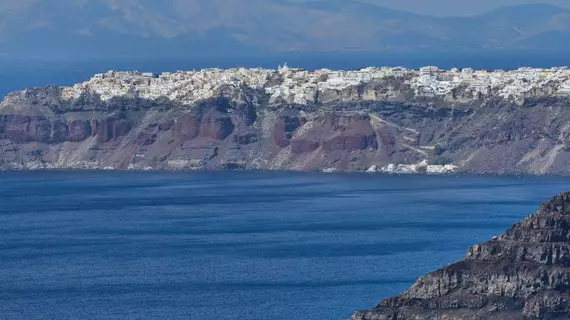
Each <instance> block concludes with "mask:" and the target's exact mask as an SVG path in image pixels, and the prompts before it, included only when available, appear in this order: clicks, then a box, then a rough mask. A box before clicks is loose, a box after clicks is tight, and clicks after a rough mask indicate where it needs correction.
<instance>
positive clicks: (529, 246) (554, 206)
mask: <svg viewBox="0 0 570 320" xmlns="http://www.w3.org/2000/svg"><path fill="white" fill-rule="evenodd" d="M569 317H570V193H562V194H559V195H557V196H556V197H554V198H553V199H552V200H550V201H548V202H545V203H544V204H543V205H542V206H541V207H540V209H539V210H538V212H537V213H535V214H533V215H531V216H529V217H527V218H526V219H524V220H523V221H521V222H518V223H516V224H515V225H514V226H513V227H512V228H511V229H509V230H507V231H506V232H505V233H504V234H503V235H501V236H499V237H497V238H496V239H494V240H492V241H489V242H486V243H483V244H478V245H475V246H473V247H471V248H469V250H468V252H467V256H466V257H465V258H464V259H463V260H461V261H459V262H457V263H454V264H452V265H449V266H447V267H445V268H443V269H440V270H438V271H435V272H432V273H429V274H427V275H425V276H422V277H421V278H420V279H419V280H418V281H417V282H416V283H415V284H414V285H413V286H412V287H411V288H410V289H409V290H408V291H406V292H404V293H402V294H400V295H399V296H397V297H393V298H388V299H386V300H383V301H382V302H380V304H378V306H377V307H376V308H374V309H372V310H369V311H361V312H358V313H356V314H355V315H354V316H353V317H352V320H388V319H390V320H399V319H402V320H408V319H418V320H419V319H422V320H423V319H425V320H428V319H430V320H431V319H434V320H435V319H449V320H454V319H457V320H459V319H472V320H476V319H477V320H478V319H481V320H482V319H521V320H522V319H568V318H569Z"/></svg>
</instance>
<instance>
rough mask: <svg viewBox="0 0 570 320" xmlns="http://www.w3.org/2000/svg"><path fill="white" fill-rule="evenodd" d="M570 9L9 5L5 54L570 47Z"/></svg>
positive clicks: (108, 2)
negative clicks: (461, 11) (475, 11)
mask: <svg viewBox="0 0 570 320" xmlns="http://www.w3.org/2000/svg"><path fill="white" fill-rule="evenodd" d="M568 40H570V10H568V9H563V8H559V7H555V6H550V5H544V4H536V5H521V6H515V7H506V8H502V9H499V10H495V11H492V12H488V13H486V14H482V15H477V16H468V17H449V18H441V17H431V16H425V15H418V14H413V13H409V12H404V11H398V10H392V9H388V8H384V7H379V6H375V5H372V4H366V3H361V2H357V1H350V0H327V1H310V2H299V1H291V0H208V1H204V0H161V1H155V0H3V1H2V4H0V55H3V56H8V57H12V56H17V57H41V56H49V57H70V58H71V57H74V58H77V57H118V56H121V57H146V58H148V57H183V56H193V55H195V56H200V55H202V56H203V55H220V56H225V55H238V54H252V53H275V52H280V53H282V52H290V51H300V52H320V51H326V52H331V51H334V52H339V51H340V52H347V51H366V52H415V51H419V50H423V51H430V52H450V51H477V50H553V51H554V50H567V49H568V50H570V41H568Z"/></svg>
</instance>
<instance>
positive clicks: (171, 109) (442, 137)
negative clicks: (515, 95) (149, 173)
mask: <svg viewBox="0 0 570 320" xmlns="http://www.w3.org/2000/svg"><path fill="white" fill-rule="evenodd" d="M468 94H469V93H468V92H461V89H458V90H455V93H454V95H453V96H450V97H445V99H443V98H425V97H424V98H421V99H419V98H418V97H416V96H415V95H414V94H413V90H412V89H411V88H410V87H409V85H408V84H406V83H405V81H404V80H401V79H400V80H398V79H395V78H388V79H384V80H378V81H372V82H371V83H367V84H363V85H359V86H354V87H349V88H346V89H342V90H329V91H325V92H321V93H320V94H319V98H318V99H315V101H314V102H309V103H308V104H304V105H299V104H295V103H287V102H285V101H282V100H275V101H273V100H271V98H270V96H268V95H267V94H266V93H265V91H264V90H262V89H253V88H248V87H245V86H239V87H230V86H227V87H221V88H219V89H218V90H217V91H216V92H215V93H214V96H213V97H212V98H209V99H205V100H200V101H196V102H195V103H193V104H191V105H182V104H180V103H179V102H177V101H171V100H168V99H167V98H160V99H156V100H145V99H141V98H137V97H115V98H113V99H111V100H108V101H102V100H101V99H100V97H99V96H98V95H96V94H84V95H82V96H80V97H79V98H77V99H72V100H69V101H68V100H64V99H62V97H61V88H58V87H47V88H36V89H28V90H24V91H21V92H15V93H13V94H9V95H8V96H6V97H5V99H4V101H2V103H1V104H0V170H2V169H8V170H20V169H24V170H25V169H46V168H47V169H52V168H67V169H102V168H107V169H108V168H114V169H127V168H130V169H145V170H146V169H161V170H163V169H169V170H178V169H197V170H224V169H228V168H239V169H246V170H305V171H307V170H325V169H326V170H337V171H365V170H367V169H369V168H371V167H376V168H381V167H385V166H388V165H389V164H408V165H411V164H416V163H419V162H422V161H425V160H427V161H428V162H431V163H433V164H447V163H453V164H456V165H458V166H459V170H461V171H464V172H476V173H531V174H544V173H553V174H565V175H570V146H569V145H568V141H570V140H569V139H570V131H569V130H568V128H569V127H570V113H569V112H567V106H568V105H569V104H570V99H568V98H564V97H536V98H533V99H528V100H526V101H524V102H522V104H519V105H515V104H513V103H511V102H508V101H505V100H501V99H489V100H485V101H480V100H473V99H471V100H470V99H465V97H464V96H465V95H468Z"/></svg>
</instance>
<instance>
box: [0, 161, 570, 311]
mask: <svg viewBox="0 0 570 320" xmlns="http://www.w3.org/2000/svg"><path fill="white" fill-rule="evenodd" d="M565 190H570V179H564V178H556V177H540V178H538V177H530V178H529V177H527V178H514V177H488V176H459V177H456V176H445V177H443V176H384V175H357V174H354V175H342V174H338V175H337V174H330V175H328V174H296V173H102V172H98V173H97V172H93V173H85V172H82V173H71V172H52V173H0V314H1V316H0V318H2V319H93V318H97V319H283V320H285V319H287V320H290V319H319V320H325V319H345V318H347V317H348V316H350V314H351V313H352V311H353V310H357V309H362V308H368V307H371V306H373V305H374V304H375V303H376V302H377V301H378V300H379V299H380V298H381V297H385V296H390V295H393V294H396V293H398V292H399V291H401V290H403V289H405V288H406V287H408V286H409V285H410V284H411V283H413V282H414V281H415V280H416V278H417V277H418V276H420V275H421V274H423V273H425V272H427V271H429V270H432V269H435V268H438V267H441V266H443V265H445V264H447V263H451V262H453V261H454V260H456V259H458V258H460V257H462V256H464V254H465V252H466V249H467V247H468V246H470V245H471V244H473V243H475V242H478V241H483V240H487V239H489V238H491V237H492V236H493V235H496V234H498V233H500V232H502V231H503V230H504V229H506V228H508V227H509V226H510V225H511V224H512V223H514V222H516V221H517V220H519V219H520V218H522V217H523V216H525V215H526V214H528V213H530V212H533V211H535V210H536V209H537V207H538V205H539V203H540V202H541V201H543V200H546V199H547V198H550V197H551V196H553V195H554V194H555V193H557V192H559V191H565Z"/></svg>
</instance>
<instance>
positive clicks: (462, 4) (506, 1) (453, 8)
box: [363, 0, 570, 16]
mask: <svg viewBox="0 0 570 320" xmlns="http://www.w3.org/2000/svg"><path fill="white" fill-rule="evenodd" d="M363 1H366V2H370V3H375V4H378V5H381V6H385V7H390V8H394V9H402V10H406V11H412V12H416V13H423V14H430V15H443V16H448V15H466V14H467V15H468V14H477V13H481V12H485V11H489V10H492V9H495V8H498V7H504V6H510V5H519V4H525V3H549V4H553V5H557V6H560V7H566V8H570V0H543V1H541V0H534V1H533V0H363Z"/></svg>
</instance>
